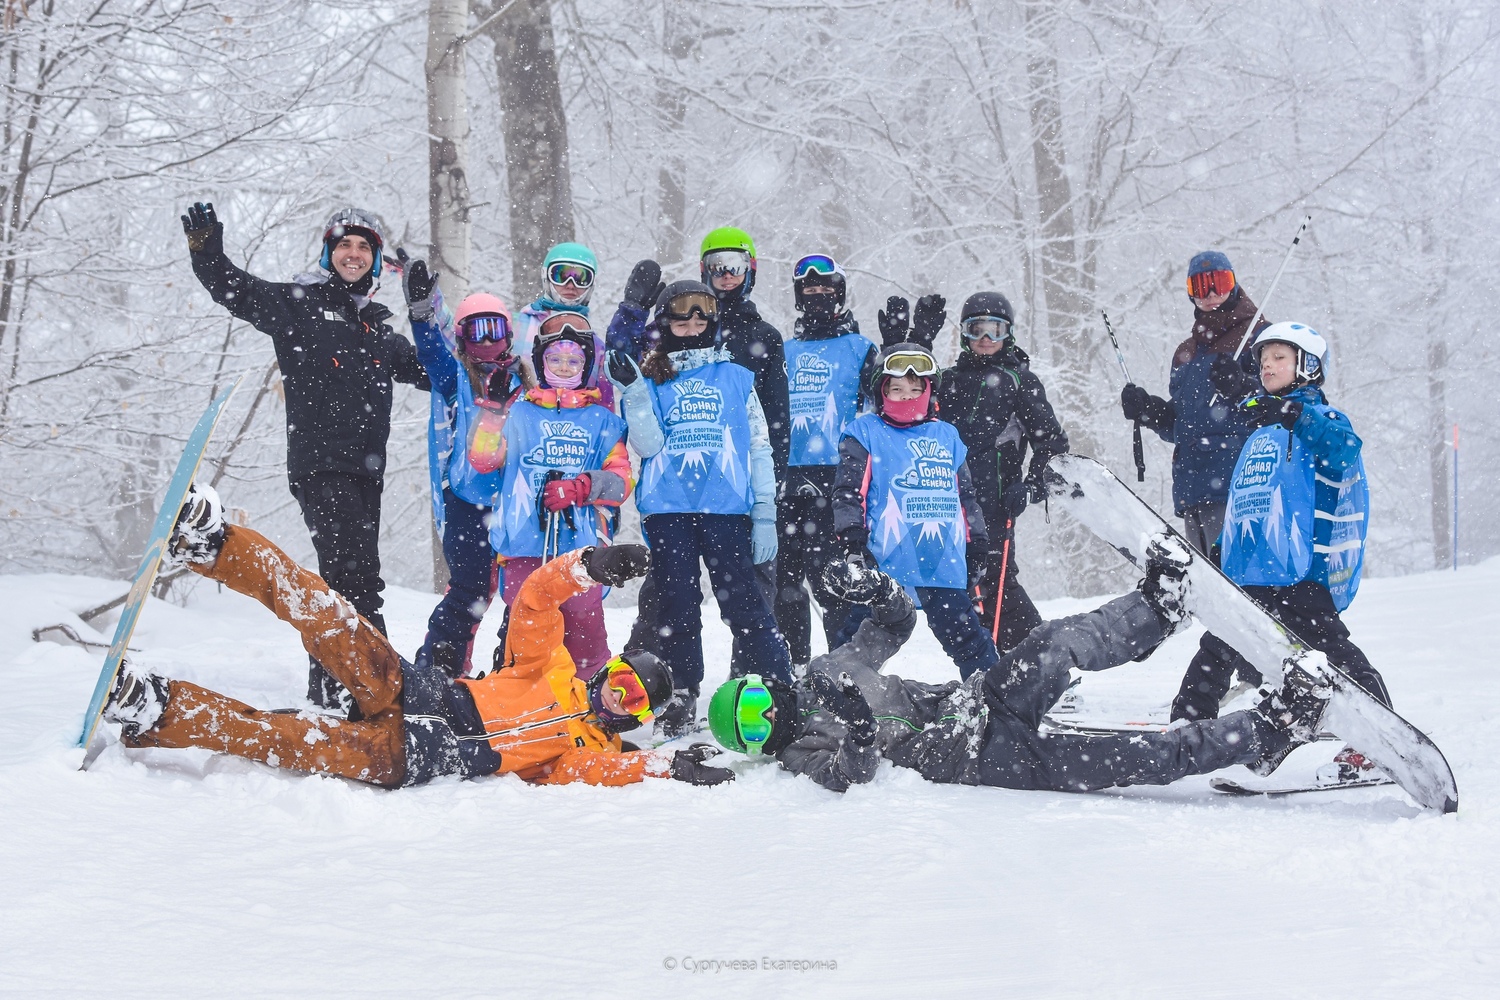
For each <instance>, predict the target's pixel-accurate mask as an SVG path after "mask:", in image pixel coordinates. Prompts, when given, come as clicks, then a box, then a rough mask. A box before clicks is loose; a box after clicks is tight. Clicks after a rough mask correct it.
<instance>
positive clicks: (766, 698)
mask: <svg viewBox="0 0 1500 1000" xmlns="http://www.w3.org/2000/svg"><path fill="white" fill-rule="evenodd" d="M775 707H776V702H775V700H774V699H773V698H772V697H771V692H770V691H769V690H768V689H767V688H766V683H765V681H764V680H762V679H761V676H760V675H759V674H747V675H746V676H745V683H744V684H743V685H742V686H741V687H740V693H739V695H738V696H737V697H736V698H735V699H734V727H735V729H736V730H738V732H739V734H740V742H742V743H744V744H745V753H747V754H749V755H750V756H751V757H758V756H760V754H761V752H762V751H763V750H765V747H766V741H767V740H769V739H770V738H771V729H772V728H773V726H774V723H772V721H771V720H770V719H769V718H768V716H769V715H770V712H771V709H773V708H775Z"/></svg>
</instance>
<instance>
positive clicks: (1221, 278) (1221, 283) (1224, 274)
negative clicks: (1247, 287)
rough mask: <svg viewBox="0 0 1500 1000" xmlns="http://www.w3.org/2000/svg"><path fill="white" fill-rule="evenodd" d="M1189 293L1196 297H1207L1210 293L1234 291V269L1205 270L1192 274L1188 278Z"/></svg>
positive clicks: (1217, 293)
mask: <svg viewBox="0 0 1500 1000" xmlns="http://www.w3.org/2000/svg"><path fill="white" fill-rule="evenodd" d="M1187 287H1188V295H1189V297H1191V298H1195V299H1206V298H1208V297H1209V296H1210V295H1228V294H1229V293H1230V292H1232V291H1234V272H1233V271H1204V272H1203V273H1202V274H1190V275H1188V280H1187Z"/></svg>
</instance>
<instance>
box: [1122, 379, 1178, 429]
mask: <svg viewBox="0 0 1500 1000" xmlns="http://www.w3.org/2000/svg"><path fill="white" fill-rule="evenodd" d="M1120 409H1121V411H1122V412H1124V414H1125V419H1126V420H1139V421H1140V422H1141V426H1142V427H1147V428H1149V429H1151V430H1153V431H1164V430H1168V429H1170V428H1171V426H1172V425H1173V424H1174V423H1176V422H1177V408H1176V407H1175V406H1173V405H1172V403H1171V401H1170V400H1166V399H1162V398H1161V397H1160V396H1153V395H1151V394H1150V393H1149V392H1147V391H1146V390H1145V389H1142V388H1141V387H1140V386H1138V385H1135V384H1133V383H1132V384H1129V385H1126V386H1125V388H1123V389H1121V390H1120Z"/></svg>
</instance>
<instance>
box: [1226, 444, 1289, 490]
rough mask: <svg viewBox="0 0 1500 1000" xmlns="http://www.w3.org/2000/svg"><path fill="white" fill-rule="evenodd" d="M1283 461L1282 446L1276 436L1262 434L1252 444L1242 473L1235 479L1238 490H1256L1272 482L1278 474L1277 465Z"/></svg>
mask: <svg viewBox="0 0 1500 1000" xmlns="http://www.w3.org/2000/svg"><path fill="white" fill-rule="evenodd" d="M1279 461H1281V445H1280V444H1278V443H1277V441H1276V435H1274V434H1261V435H1259V436H1257V437H1256V438H1255V439H1254V440H1253V441H1252V442H1251V443H1250V449H1249V450H1248V451H1247V452H1246V453H1245V460H1244V462H1242V463H1241V464H1240V473H1239V475H1237V476H1235V478H1234V488H1235V489H1237V490H1249V489H1255V488H1256V487H1258V486H1264V485H1266V484H1267V483H1269V482H1270V481H1271V476H1272V475H1273V474H1274V473H1275V472H1276V463H1277V462H1279Z"/></svg>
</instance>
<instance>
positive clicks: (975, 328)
mask: <svg viewBox="0 0 1500 1000" xmlns="http://www.w3.org/2000/svg"><path fill="white" fill-rule="evenodd" d="M963 331H964V339H965V340H1006V339H1008V338H1009V337H1010V331H1011V323H1010V320H1008V319H1001V318H1000V317H998V316H970V317H969V318H968V319H966V320H964V322H963Z"/></svg>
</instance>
